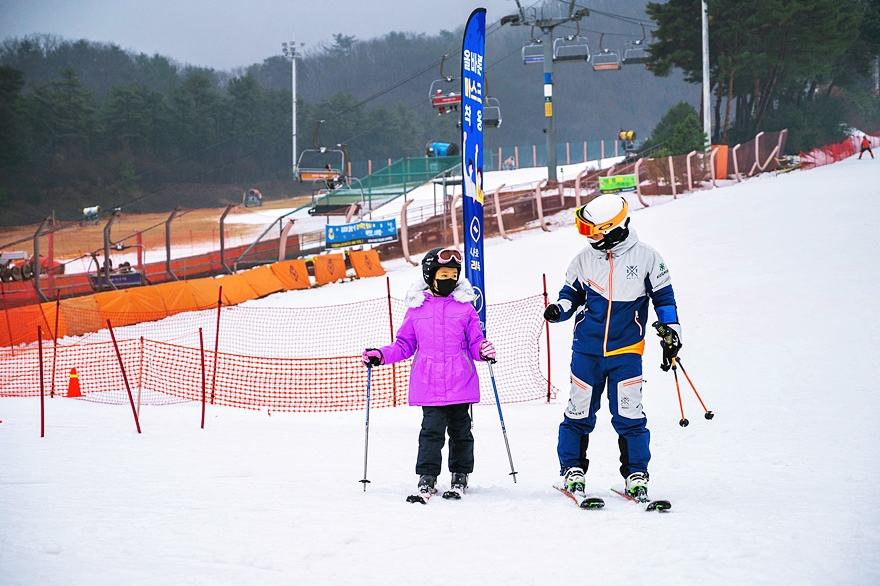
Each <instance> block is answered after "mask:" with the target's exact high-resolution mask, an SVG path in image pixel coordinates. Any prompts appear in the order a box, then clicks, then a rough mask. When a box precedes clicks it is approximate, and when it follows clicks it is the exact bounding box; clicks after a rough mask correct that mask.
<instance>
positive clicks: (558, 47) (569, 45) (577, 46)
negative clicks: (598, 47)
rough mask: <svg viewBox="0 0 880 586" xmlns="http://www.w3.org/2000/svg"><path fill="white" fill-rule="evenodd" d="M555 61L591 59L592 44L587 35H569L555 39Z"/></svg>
mask: <svg viewBox="0 0 880 586" xmlns="http://www.w3.org/2000/svg"><path fill="white" fill-rule="evenodd" d="M553 60H554V61H589V60H590V45H589V44H588V41H587V37H577V36H568V37H560V38H558V39H556V40H554V41H553Z"/></svg>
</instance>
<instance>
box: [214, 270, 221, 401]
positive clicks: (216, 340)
mask: <svg viewBox="0 0 880 586" xmlns="http://www.w3.org/2000/svg"><path fill="white" fill-rule="evenodd" d="M222 307H223V285H220V289H219V290H218V291H217V325H216V326H215V327H214V374H213V376H212V377H211V405H213V404H214V395H215V394H216V393H217V356H218V354H219V348H220V309H221V308H222Z"/></svg>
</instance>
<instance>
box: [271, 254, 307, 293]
mask: <svg viewBox="0 0 880 586" xmlns="http://www.w3.org/2000/svg"><path fill="white" fill-rule="evenodd" d="M269 266H270V267H271V268H272V273H273V274H274V275H275V278H276V279H278V280H279V281H281V283H282V284H283V285H284V288H285V289H286V290H288V291H290V290H292V289H308V288H309V287H311V286H312V283H311V281H309V268H308V267H307V266H306V261H304V260H302V259H298V260H288V261H284V262H276V263H274V264H272V265H269Z"/></svg>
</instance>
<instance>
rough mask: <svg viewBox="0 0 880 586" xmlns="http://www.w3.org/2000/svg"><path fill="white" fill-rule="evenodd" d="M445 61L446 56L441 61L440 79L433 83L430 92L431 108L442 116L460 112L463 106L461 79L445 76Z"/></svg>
mask: <svg viewBox="0 0 880 586" xmlns="http://www.w3.org/2000/svg"><path fill="white" fill-rule="evenodd" d="M445 61H446V55H443V57H442V58H441V59H440V79H437V80H434V81H433V82H431V89H430V91H429V92H428V98H430V100H431V106H432V107H433V108H434V109H435V110H437V114H438V115H440V116H442V115H443V114H449V113H450V112H458V110H459V107H460V106H461V78H460V77H453V76H451V75H444V74H443V63H444V62H445ZM456 90H458V92H456Z"/></svg>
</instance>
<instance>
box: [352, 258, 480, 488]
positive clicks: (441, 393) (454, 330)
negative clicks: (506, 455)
mask: <svg viewBox="0 0 880 586" xmlns="http://www.w3.org/2000/svg"><path fill="white" fill-rule="evenodd" d="M422 277H423V279H424V282H421V281H420V282H418V283H415V284H414V285H412V286H411V287H410V288H409V291H408V292H407V294H406V305H407V307H408V308H409V309H407V312H406V316H405V317H404V318H403V323H402V324H401V326H400V329H399V330H398V331H397V338H396V340H395V341H394V343H393V344H390V345H388V346H384V347H383V348H379V349H375V348H368V349H366V350H364V352H363V362H364V365H365V366H367V365H370V366H378V365H380V364H391V363H393V362H399V361H401V360H406V359H407V358H409V357H410V356H412V355H413V354H415V358H414V359H413V363H412V370H411V372H410V375H409V404H410V405H418V406H421V407H422V430H421V432H420V433H419V453H418V459H417V460H416V474H418V475H419V484H418V490H419V494H420V495H422V497H424V498H429V497H430V496H431V495H433V494H434V493H436V492H437V489H436V488H435V487H436V484H437V477H438V476H439V475H440V470H441V466H442V456H441V454H440V450H441V449H442V448H443V444H444V443H445V441H446V433H447V431H448V433H449V462H448V464H449V471H450V472H451V473H452V482H451V489H450V491H449V492H447V493H446V494H444V495H443V496H444V497H445V498H459V497H460V495H461V494H462V493H463V492H464V489H465V488H467V481H468V474H470V473H471V472H473V470H474V436H473V434H472V433H471V418H470V414H469V413H468V410H469V408H470V405H471V404H472V403H479V402H480V381H479V379H478V378H477V372H476V367H475V366H474V360H494V359H495V348H494V347H493V346H492V343H491V342H489V341H488V340H486V338H485V337H484V336H483V332H482V330H481V329H480V318H479V317H478V315H477V311H476V310H475V309H474V306H473V304H472V301H473V299H474V289H473V287H472V286H471V284H470V283H469V282H468V280H467V279H465V278H463V277H462V278H460V277H461V252H459V251H458V250H457V249H455V248H435V249H433V250H431V251H429V252H428V253H427V254H426V255H425V258H424V259H422ZM420 500H421V502H424V500H423V499H420Z"/></svg>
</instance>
